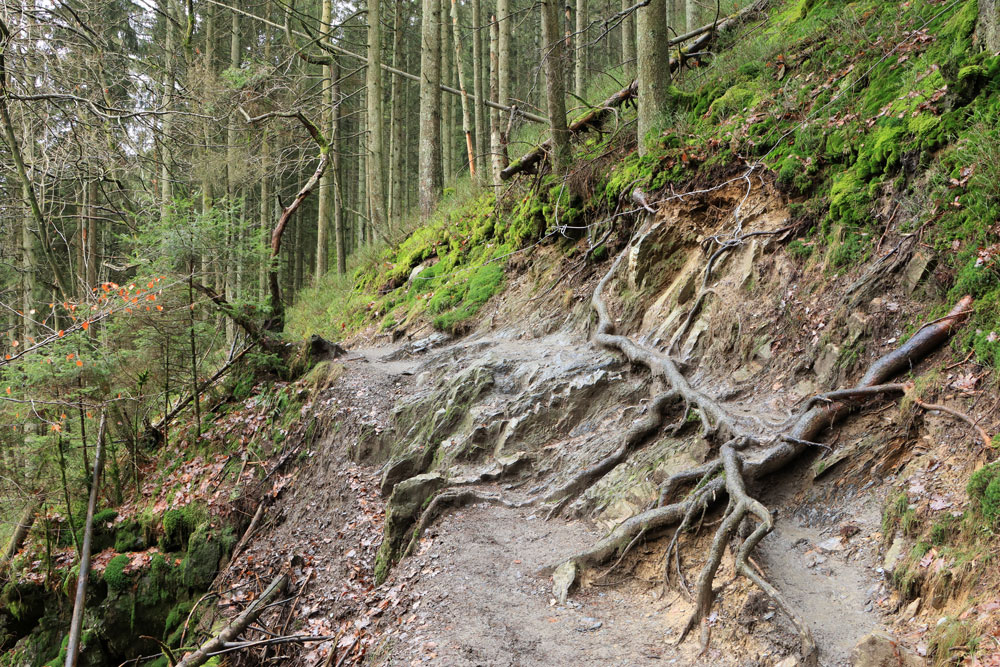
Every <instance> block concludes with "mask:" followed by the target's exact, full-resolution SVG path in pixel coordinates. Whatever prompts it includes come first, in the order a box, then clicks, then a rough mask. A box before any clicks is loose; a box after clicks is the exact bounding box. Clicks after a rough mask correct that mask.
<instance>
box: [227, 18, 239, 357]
mask: <svg viewBox="0 0 1000 667" xmlns="http://www.w3.org/2000/svg"><path fill="white" fill-rule="evenodd" d="M230 30H231V32H230V35H229V38H230V39H229V66H230V67H232V68H233V69H239V67H240V60H241V58H240V51H241V46H240V15H239V14H238V13H236V12H232V23H231V28H230ZM235 121H236V119H235V118H233V116H232V115H230V117H229V123H228V126H227V128H226V195H227V197H228V199H229V213H230V215H229V229H228V231H227V236H228V237H229V242H228V243H227V244H226V252H225V259H224V260H223V267H224V268H223V276H222V280H223V283H224V285H225V288H224V294H225V297H226V300H227V301H229V302H230V303H232V302H233V301H234V298H235V296H236V293H235V292H236V289H235V288H236V285H235V280H234V278H235V274H236V263H237V261H238V259H237V257H236V252H235V248H234V245H235V244H234V242H235V240H236V234H235V228H236V224H235V222H236V220H237V219H238V214H237V213H236V206H237V202H236V180H237V175H236V172H237V169H238V165H237V163H236V162H237V157H236V141H237V138H236V122H235ZM235 337H236V327H235V324H234V323H233V319H232V318H231V317H227V318H226V340H227V341H230V342H231V341H233V339H234V338H235Z"/></svg>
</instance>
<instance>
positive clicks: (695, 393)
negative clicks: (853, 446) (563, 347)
mask: <svg viewBox="0 0 1000 667" xmlns="http://www.w3.org/2000/svg"><path fill="white" fill-rule="evenodd" d="M627 252H628V249H626V250H625V251H623V252H622V253H620V254H619V256H618V257H617V258H616V259H615V261H614V263H613V264H612V266H611V268H610V270H609V271H608V273H607V274H606V275H605V276H604V277H603V278H602V279H601V281H600V282H599V283H598V285H597V287H596V289H595V290H594V294H593V297H592V299H591V306H592V308H593V309H594V311H595V313H596V314H597V329H596V332H595V333H594V342H596V343H597V344H598V345H601V346H602V347H606V348H610V349H614V350H616V351H619V352H621V353H622V354H623V355H625V357H627V358H628V359H629V361H631V362H632V363H636V364H641V365H643V366H646V367H648V368H649V369H650V371H652V373H653V374H654V375H657V376H659V377H661V378H663V379H664V380H665V381H666V382H667V383H668V385H669V386H670V387H671V388H672V394H673V395H671V392H668V393H667V394H664V395H661V397H662V396H667V395H670V396H671V399H674V398H678V399H682V400H684V401H685V403H686V404H687V405H690V406H693V407H695V408H697V409H698V410H699V411H700V412H701V416H702V422H703V424H704V429H703V434H704V436H705V437H706V438H715V439H718V440H723V439H724V440H726V442H725V444H723V445H722V446H721V447H720V449H719V456H718V458H717V459H715V460H711V461H708V462H707V463H705V464H703V465H701V466H698V467H696V468H693V469H690V470H687V471H683V472H681V473H678V474H675V475H673V476H672V477H670V478H669V479H668V480H666V482H664V484H663V485H662V487H661V490H660V498H659V502H658V503H657V506H656V507H654V508H651V509H648V510H646V511H645V512H641V513H640V514H637V515H635V516H633V517H631V518H630V519H627V520H626V521H624V522H622V523H621V524H619V525H618V526H617V527H616V528H615V529H614V530H613V531H611V533H610V534H608V535H607V536H605V537H604V538H603V539H601V540H600V541H599V542H598V543H597V544H595V545H594V546H592V547H591V548H589V549H587V550H585V551H582V552H580V553H577V554H574V555H573V556H570V557H569V558H566V559H563V560H562V561H560V562H559V563H555V564H553V565H551V566H549V567H547V568H545V569H544V570H543V572H547V573H551V572H552V571H553V570H554V569H555V568H556V567H557V566H559V565H561V564H562V563H565V562H574V563H575V564H576V565H577V567H578V568H583V567H588V566H595V565H599V564H602V563H605V562H607V561H609V560H611V559H612V558H614V557H615V556H620V555H621V554H622V553H623V551H625V550H627V549H628V548H629V547H630V546H631V544H633V543H634V542H635V541H636V540H637V539H638V536H640V535H654V534H656V533H657V532H659V531H661V530H663V529H665V528H666V527H668V526H671V525H678V529H677V531H676V532H675V534H674V537H673V539H672V541H671V543H670V545H669V546H668V548H667V553H666V558H665V563H664V571H665V575H666V573H667V571H668V570H669V567H670V557H671V554H677V555H676V557H675V563H676V569H677V571H678V575H679V579H680V581H681V583H682V585H685V584H684V582H683V576H682V575H681V568H680V557H679V544H678V542H679V538H680V534H681V533H682V531H683V530H686V529H688V528H689V527H690V526H691V525H692V522H693V521H694V519H695V517H696V516H698V515H699V514H702V513H704V512H705V511H706V510H707V509H708V508H709V507H710V506H711V505H713V504H714V503H715V502H716V501H717V500H718V498H719V497H720V496H721V495H723V494H725V495H726V496H727V498H728V507H727V509H726V511H725V513H724V515H723V519H722V521H721V523H720V525H719V527H718V528H717V530H716V532H715V537H714V539H713V541H712V546H711V547H710V549H709V553H708V559H707V561H706V562H705V564H704V566H703V567H702V569H701V572H700V574H699V577H698V582H697V585H696V589H695V610H694V612H693V613H692V615H691V618H690V620H689V622H688V624H687V627H686V628H685V630H684V633H683V634H682V637H681V638H682V639H683V638H684V637H685V636H686V635H687V634H688V633H689V632H690V631H691V630H692V629H694V628H695V627H697V626H698V625H699V624H700V623H701V622H702V621H703V620H704V619H705V618H706V617H707V615H708V614H709V612H710V611H711V606H712V603H713V602H714V598H715V595H716V592H715V590H714V589H713V587H712V584H713V582H714V579H715V575H716V573H717V571H718V568H719V565H720V564H721V561H722V557H723V555H724V551H725V548H726V545H727V544H729V543H730V541H731V540H732V538H733V536H734V535H735V534H736V532H737V530H738V528H739V526H740V524H741V523H742V522H743V521H744V520H747V519H752V520H756V522H757V526H756V528H755V529H754V530H753V532H752V533H751V534H750V536H749V537H747V538H746V539H745V540H743V542H742V543H741V544H740V546H739V549H738V551H737V554H736V562H735V567H736V572H737V573H739V574H742V575H744V576H746V577H747V578H748V579H750V581H752V582H753V583H754V584H755V585H757V586H758V587H759V588H760V589H761V590H762V591H764V593H765V594H766V595H767V596H768V597H770V598H771V599H772V600H773V601H774V602H775V604H776V605H777V606H778V607H779V608H780V609H781V610H782V612H783V613H785V614H786V615H787V616H788V617H789V618H790V619H791V621H792V623H793V624H794V625H795V627H796V629H797V630H798V633H799V637H800V640H801V642H802V658H803V660H804V661H805V664H809V665H811V664H815V663H816V657H817V653H818V651H817V646H816V643H815V641H814V640H813V638H812V634H811V633H810V631H809V628H808V626H807V625H806V624H805V622H804V620H803V619H802V618H801V617H799V616H798V614H797V613H796V612H795V611H794V610H793V609H792V608H791V605H790V604H789V603H788V601H787V600H786V599H785V598H784V596H782V595H781V593H780V592H779V591H778V590H777V589H776V588H775V587H774V586H772V585H771V584H770V583H769V582H768V581H767V580H766V579H765V577H764V575H763V572H760V571H758V570H755V569H754V568H753V567H752V566H751V564H750V555H751V553H752V552H753V550H754V549H755V548H756V547H757V545H758V544H759V542H760V541H761V540H762V539H763V538H764V536H766V535H767V534H768V533H769V532H771V530H772V529H773V527H774V523H773V520H772V518H771V513H770V512H769V511H768V509H767V508H766V507H765V506H764V505H763V504H762V503H760V501H758V500H756V499H754V498H752V497H750V495H749V494H748V493H747V491H746V483H747V482H748V481H755V480H759V479H761V478H762V477H764V476H766V475H769V474H771V473H773V472H776V471H778V470H780V469H782V468H784V467H785V466H786V465H788V464H789V463H791V462H792V461H793V460H794V459H796V458H797V457H798V456H799V455H801V454H802V453H803V452H804V451H805V450H806V449H808V448H810V447H811V446H814V445H818V444H821V443H818V442H817V439H818V438H819V436H820V435H821V433H822V432H823V431H824V430H826V429H827V428H830V427H832V426H833V425H834V424H836V423H837V422H838V421H839V420H840V419H842V418H843V417H845V416H846V415H848V414H849V413H850V412H851V411H853V410H854V409H856V403H857V401H859V400H861V399H869V398H873V397H878V396H882V395H885V394H888V393H899V392H902V391H905V387H904V385H902V384H895V383H888V381H889V380H891V379H892V378H893V377H894V376H896V375H897V374H899V373H900V372H902V371H903V370H907V369H909V368H912V367H913V365H914V364H915V363H917V362H918V361H920V360H921V359H923V358H924V357H926V356H927V355H928V354H930V353H931V352H933V351H934V350H935V349H937V348H938V347H939V346H940V345H941V344H942V343H944V342H945V341H946V340H947V339H948V338H949V337H950V336H951V334H952V332H953V331H954V329H955V328H956V327H957V326H959V325H960V324H961V323H962V322H963V321H964V320H965V317H966V315H967V314H968V313H969V312H970V311H969V307H970V305H971V303H972V299H971V297H968V296H966V297H963V298H962V299H961V300H960V301H959V302H958V304H956V306H955V307H954V308H953V309H952V311H951V312H950V313H949V314H948V315H947V316H945V317H942V318H940V319H938V320H935V321H933V322H931V323H929V324H927V325H925V326H924V327H922V328H921V329H920V330H918V331H917V333H916V334H915V335H914V336H913V337H912V338H910V339H909V340H908V341H907V342H906V343H905V344H903V345H902V346H900V347H899V348H898V349H896V350H894V351H892V352H889V353H888V354H886V355H884V356H882V357H881V358H879V359H878V360H876V361H875V362H874V363H873V364H872V365H871V367H869V369H868V372H866V373H865V375H864V376H863V377H862V378H861V381H860V382H859V383H858V385H857V386H855V387H853V388H851V389H846V390H839V391H832V392H828V393H826V394H822V395H820V396H816V397H814V398H812V399H810V400H809V401H808V402H807V403H806V404H805V405H804V406H803V407H802V409H801V410H800V411H799V413H798V414H797V415H796V416H795V417H793V418H792V419H790V420H789V422H788V423H789V424H790V426H789V427H787V428H784V429H782V431H781V432H779V433H771V434H768V436H767V438H764V437H762V436H761V434H759V433H755V432H754V431H753V430H752V429H751V428H749V427H748V426H747V425H746V424H743V423H740V422H739V421H738V420H737V419H735V418H734V417H733V416H732V415H731V414H729V412H727V410H726V409H725V408H724V407H723V406H722V405H721V404H720V403H719V402H718V401H716V400H715V399H713V398H712V397H710V396H708V395H706V394H705V393H703V392H701V391H699V390H698V389H695V388H694V387H693V386H691V384H690V383H689V382H688V381H687V379H686V378H685V377H684V375H683V373H682V372H681V370H680V368H679V366H678V364H677V363H676V362H675V360H674V359H673V358H671V357H670V356H669V354H663V353H661V352H659V351H657V350H654V349H650V348H648V347H645V346H642V345H640V344H638V343H636V342H635V341H633V340H632V339H630V338H628V337H626V336H621V335H616V334H615V333H614V328H613V325H612V320H611V317H610V316H609V314H608V309H607V305H606V304H605V303H604V299H603V292H604V288H605V287H606V286H607V284H608V282H609V281H610V279H611V277H612V276H613V275H614V273H615V272H616V270H617V268H618V266H619V264H620V263H621V261H622V258H623V257H625V256H626V255H627ZM664 400H666V399H664ZM934 409H940V407H939V406H934ZM655 413H656V411H654V410H650V411H649V414H648V415H647V419H653V418H655V416H656V415H655ZM967 421H968V420H967ZM981 437H982V436H981ZM626 442H628V439H626ZM765 443H766V446H765V447H763V448H762V447H760V446H759V445H763V444H765ZM751 444H752V445H758V447H756V448H752V451H746V452H744V450H748V449H751V448H749V445H751ZM627 454H628V451H627V447H626V445H625V443H623V446H622V447H620V448H619V449H618V450H616V452H615V454H613V455H612V456H611V457H608V458H607V459H605V460H604V461H602V462H601V463H599V464H597V465H596V466H593V467H592V468H591V469H588V470H590V471H593V472H592V473H591V472H588V471H585V472H584V473H581V474H580V475H578V476H577V477H575V478H574V479H573V480H571V482H570V483H569V484H567V485H566V486H564V487H563V489H566V492H567V493H568V492H570V491H571V492H572V493H573V494H575V493H579V492H580V491H581V490H582V488H581V487H582V486H583V485H585V484H586V482H587V481H589V480H590V479H594V478H596V477H598V476H601V475H603V474H605V473H606V471H607V470H609V469H610V467H605V466H613V465H617V463H618V462H620V461H621V460H623V459H624V458H625V456H627ZM720 470H723V471H724V472H725V475H724V476H717V473H718V472H719V471H720ZM695 483H697V486H696V487H695V489H694V491H692V492H691V493H690V494H689V496H688V497H687V498H686V499H685V500H681V501H676V502H673V503H670V504H667V501H668V500H669V499H670V498H671V497H672V496H673V495H675V494H676V492H677V491H678V490H679V489H680V488H681V487H683V486H686V485H690V484H695ZM563 489H560V490H559V491H563ZM556 497H558V494H557V495H556ZM665 580H666V576H665ZM703 643H704V638H703Z"/></svg>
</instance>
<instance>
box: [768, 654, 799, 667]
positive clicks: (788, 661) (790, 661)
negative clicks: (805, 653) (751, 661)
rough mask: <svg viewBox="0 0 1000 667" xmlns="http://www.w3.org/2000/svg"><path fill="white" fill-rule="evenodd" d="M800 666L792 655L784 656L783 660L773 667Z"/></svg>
mask: <svg viewBox="0 0 1000 667" xmlns="http://www.w3.org/2000/svg"><path fill="white" fill-rule="evenodd" d="M800 664H802V663H801V662H799V659H798V658H797V657H796V656H794V655H786V656H785V657H784V658H782V659H781V660H779V661H778V662H776V663H774V667H799V665H800Z"/></svg>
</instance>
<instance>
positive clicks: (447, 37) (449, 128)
mask: <svg viewBox="0 0 1000 667" xmlns="http://www.w3.org/2000/svg"><path fill="white" fill-rule="evenodd" d="M441 3H442V5H441V80H442V81H445V82H447V83H448V85H449V86H452V85H454V86H457V85H458V83H457V82H456V81H457V79H456V71H455V67H456V65H455V63H454V60H453V58H452V56H453V55H454V47H453V46H452V37H451V20H450V19H448V20H446V19H445V17H450V16H451V4H450V3H451V0H441ZM441 105H442V108H441V172H442V179H443V180H442V184H444V183H448V182H449V181H451V179H452V178H454V177H455V173H456V172H457V171H458V169H457V168H456V167H455V98H454V97H453V96H451V95H445V96H444V97H443V98H442V99H441Z"/></svg>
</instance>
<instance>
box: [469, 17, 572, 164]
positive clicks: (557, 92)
mask: <svg viewBox="0 0 1000 667" xmlns="http://www.w3.org/2000/svg"><path fill="white" fill-rule="evenodd" d="M452 2H454V0H452ZM559 9H560V6H559V2H557V0H542V54H543V55H542V57H543V58H544V63H545V99H546V108H547V110H548V113H549V127H550V128H551V130H552V151H553V161H552V163H553V168H554V169H555V170H556V171H560V172H561V171H563V170H565V169H566V168H567V167H568V166H569V161H570V152H569V129H568V128H567V127H566V99H565V98H566V83H565V80H564V77H563V74H564V71H565V70H564V68H563V35H562V34H560V30H559V23H560V21H559V16H560V13H559Z"/></svg>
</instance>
